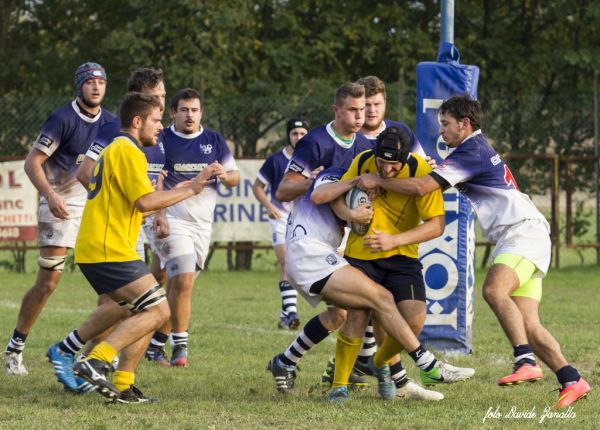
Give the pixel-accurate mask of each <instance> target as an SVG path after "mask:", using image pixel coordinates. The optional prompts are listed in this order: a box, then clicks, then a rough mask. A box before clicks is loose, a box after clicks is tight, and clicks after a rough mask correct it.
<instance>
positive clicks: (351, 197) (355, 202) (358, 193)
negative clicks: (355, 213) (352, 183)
mask: <svg viewBox="0 0 600 430" xmlns="http://www.w3.org/2000/svg"><path fill="white" fill-rule="evenodd" d="M370 203H371V201H370V200H369V196H368V195H367V193H366V192H365V191H363V190H361V189H359V188H352V189H351V190H350V191H348V193H347V194H346V206H348V207H349V208H350V209H356V208H357V207H359V206H363V205H368V204H370ZM370 225H371V224H359V223H357V222H348V227H350V230H352V231H353V232H354V233H356V234H358V235H359V236H364V235H365V234H367V231H368V230H369V226H370Z"/></svg>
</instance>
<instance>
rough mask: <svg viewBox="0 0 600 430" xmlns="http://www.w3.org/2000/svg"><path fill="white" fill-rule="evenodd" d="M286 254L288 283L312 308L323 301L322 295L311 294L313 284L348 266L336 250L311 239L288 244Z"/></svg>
mask: <svg viewBox="0 0 600 430" xmlns="http://www.w3.org/2000/svg"><path fill="white" fill-rule="evenodd" d="M285 253H286V256H287V258H286V259H285V272H286V273H287V277H288V281H289V282H290V283H291V284H292V286H293V287H294V288H295V289H296V290H298V292H299V293H300V294H301V295H302V296H303V297H304V298H305V299H306V301H307V302H308V303H310V304H311V306H312V307H316V306H317V305H318V304H319V302H320V301H321V300H322V299H323V297H322V296H321V295H320V294H314V293H311V292H310V288H311V287H312V286H313V284H314V283H315V282H317V281H320V280H322V279H323V278H325V277H327V276H329V275H331V274H332V273H333V272H335V271H336V270H338V269H341V268H342V267H344V266H346V265H348V262H347V261H346V259H345V258H344V257H340V256H339V255H338V254H337V253H336V250H335V249H334V248H332V247H331V246H329V245H327V244H326V243H323V242H321V241H319V240H314V239H309V238H306V239H300V240H295V241H293V242H288V243H287V244H286V249H285Z"/></svg>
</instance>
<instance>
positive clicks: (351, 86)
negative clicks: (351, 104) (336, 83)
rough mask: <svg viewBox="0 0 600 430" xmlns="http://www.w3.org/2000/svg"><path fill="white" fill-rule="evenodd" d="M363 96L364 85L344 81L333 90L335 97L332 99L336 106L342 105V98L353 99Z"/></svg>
mask: <svg viewBox="0 0 600 430" xmlns="http://www.w3.org/2000/svg"><path fill="white" fill-rule="evenodd" d="M364 96H365V87H363V86H362V85H359V84H355V83H353V82H346V83H345V84H342V85H341V86H340V87H339V88H338V89H337V90H336V92H335V97H334V99H333V103H334V104H335V105H336V106H342V105H343V104H344V100H346V99H347V98H348V97H352V98H353V99H357V98H359V97H364Z"/></svg>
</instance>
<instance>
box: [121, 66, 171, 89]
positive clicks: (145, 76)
mask: <svg viewBox="0 0 600 430" xmlns="http://www.w3.org/2000/svg"><path fill="white" fill-rule="evenodd" d="M164 80H165V79H164V75H163V71H162V70H161V69H153V68H151V67H140V68H139V69H136V70H134V72H133V73H132V74H131V76H130V77H129V80H128V81H127V91H129V92H133V91H135V92H138V93H143V92H144V90H149V89H152V88H155V87H156V86H157V85H158V84H159V83H161V82H164Z"/></svg>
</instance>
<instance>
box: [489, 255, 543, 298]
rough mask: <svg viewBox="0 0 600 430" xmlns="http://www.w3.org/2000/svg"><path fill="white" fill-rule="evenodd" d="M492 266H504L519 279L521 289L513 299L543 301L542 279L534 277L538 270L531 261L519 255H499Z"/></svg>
mask: <svg viewBox="0 0 600 430" xmlns="http://www.w3.org/2000/svg"><path fill="white" fill-rule="evenodd" d="M492 264H504V265H506V266H508V267H510V268H511V269H512V270H514V271H515V273H516V274H517V276H518V277H519V288H517V289H516V290H515V291H514V292H513V293H512V294H511V296H512V297H529V298H530V299H534V300H537V301H538V302H539V301H541V300H542V278H537V277H535V278H534V277H533V275H534V274H535V273H536V272H537V271H538V269H537V267H536V266H535V264H533V263H532V262H531V261H529V260H528V259H526V258H525V257H522V256H521V255H517V254H498V255H497V256H496V258H494V261H493V263H492Z"/></svg>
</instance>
